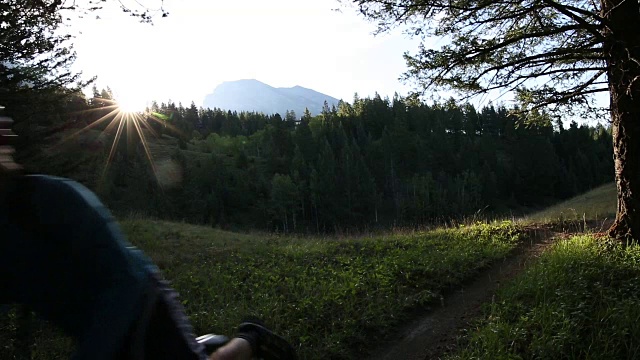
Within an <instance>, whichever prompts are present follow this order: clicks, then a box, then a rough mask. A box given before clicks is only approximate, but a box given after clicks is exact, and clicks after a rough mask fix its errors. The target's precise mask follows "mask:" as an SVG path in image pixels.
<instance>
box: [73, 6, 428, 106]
mask: <svg viewBox="0 0 640 360" xmlns="http://www.w3.org/2000/svg"><path fill="white" fill-rule="evenodd" d="M113 2H115V1H113ZM113 2H112V3H113ZM123 2H124V3H125V4H126V3H131V4H134V5H135V3H134V2H133V1H132V0H129V2H127V1H123ZM141 2H142V3H143V4H147V5H148V7H149V8H157V7H159V4H160V0H145V1H141ZM164 8H165V10H167V11H169V13H170V15H169V16H168V17H166V18H161V17H159V16H158V17H157V18H156V19H155V20H154V25H153V26H151V25H148V24H141V23H139V22H137V20H136V19H134V18H130V17H128V16H127V15H126V14H124V13H122V12H121V11H120V10H119V9H117V8H114V9H106V10H103V11H101V12H100V13H98V15H99V16H100V17H101V19H99V20H96V19H95V14H94V15H90V16H89V17H87V18H85V19H80V20H74V21H73V22H72V23H73V25H72V28H71V29H72V30H73V31H75V33H78V32H81V34H78V35H77V38H76V39H75V41H74V43H75V50H76V52H77V55H78V58H77V61H76V64H75V67H76V69H78V70H81V71H83V73H84V74H85V75H86V76H92V75H97V76H98V83H97V85H98V87H99V88H101V87H106V86H107V85H108V86H110V87H111V88H112V90H113V91H114V93H115V94H116V98H120V99H122V98H125V97H126V98H127V99H129V100H130V101H133V102H142V103H144V102H145V101H148V100H158V101H166V100H168V99H171V100H173V101H176V102H178V101H181V102H182V103H183V104H185V105H188V104H189V103H190V102H191V101H192V100H193V101H195V103H196V105H202V101H203V100H204V97H205V95H206V94H208V93H211V92H212V91H213V89H214V88H215V87H216V85H218V84H220V83H221V82H223V81H232V80H238V79H257V80H260V81H262V82H265V83H267V84H269V85H272V86H276V87H290V86H295V85H300V86H304V87H307V88H311V89H314V90H317V91H320V92H323V93H326V94H328V95H331V96H333V97H336V98H339V99H340V98H342V99H344V100H347V101H349V102H351V100H352V99H353V94H354V93H355V92H358V94H359V95H360V96H361V97H364V96H372V95H373V94H374V93H375V92H376V91H377V92H378V93H380V94H381V95H382V96H389V97H391V96H393V93H394V92H398V93H400V94H401V95H405V94H406V93H407V92H408V90H410V89H411V87H410V85H404V84H402V83H401V82H400V81H399V80H398V78H399V76H400V75H401V74H402V73H403V72H404V71H405V69H406V64H405V62H404V59H403V58H402V54H403V53H404V51H407V50H408V51H411V52H413V51H414V50H415V49H417V45H418V40H417V39H416V40H411V39H409V38H408V37H407V36H406V35H405V34H403V33H402V32H401V31H395V32H392V33H390V34H384V35H378V36H374V35H373V34H372V32H373V31H374V30H375V26H374V24H372V23H369V22H368V21H366V20H365V19H363V18H362V17H361V16H360V15H358V14H357V13H356V11H355V9H353V8H345V7H343V6H341V5H340V4H339V3H338V2H337V0H269V1H267V0H233V1H218V0H209V1H207V0H182V1H180V0H165V2H164ZM335 8H341V9H342V12H337V11H334V10H333V9H335Z"/></svg>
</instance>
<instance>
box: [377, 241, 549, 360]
mask: <svg viewBox="0 0 640 360" xmlns="http://www.w3.org/2000/svg"><path fill="white" fill-rule="evenodd" d="M527 232H528V233H529V236H528V239H527V240H525V243H523V244H521V245H520V246H519V247H518V248H517V249H516V250H514V252H513V253H512V254H511V255H510V256H508V257H506V258H505V259H503V260H498V261H496V262H494V263H493V265H492V266H491V267H489V268H487V269H485V270H484V271H482V272H481V273H480V274H479V275H477V276H476V277H474V278H473V279H472V280H470V281H468V282H466V283H464V284H461V285H458V286H457V287H453V288H451V289H449V290H448V291H445V293H444V294H443V297H444V299H443V301H442V302H441V304H437V305H434V307H433V308H432V309H431V310H430V311H428V312H423V313H422V314H418V315H417V317H416V319H415V320H412V321H411V322H409V323H407V324H406V325H404V326H403V327H402V328H401V329H400V331H398V334H399V335H398V337H396V338H392V339H389V341H388V342H387V343H383V344H381V346H380V347H379V348H378V349H377V350H374V351H373V352H372V354H373V356H371V357H370V359H371V360H405V359H406V360H418V359H419V360H423V359H438V358H441V357H442V356H443V355H444V354H445V353H447V352H448V351H451V350H452V349H453V348H454V347H455V344H456V337H457V335H458V334H459V331H460V330H461V329H463V328H465V327H466V326H467V325H468V324H469V322H470V321H471V320H473V319H474V318H476V317H477V316H478V315H480V310H481V306H482V304H484V303H487V302H491V300H492V297H493V295H494V294H495V292H496V290H497V289H498V287H499V286H500V284H501V283H502V282H504V281H506V280H509V279H511V278H513V277H514V276H515V275H516V274H518V273H519V272H520V271H521V270H522V269H523V268H524V266H525V265H526V264H527V263H529V262H530V261H531V260H533V259H535V258H536V257H537V256H538V255H540V254H541V253H542V251H543V250H544V249H546V248H547V247H548V246H550V245H551V244H552V243H553V242H554V239H555V235H557V233H554V232H552V231H551V230H550V229H545V228H530V229H528V230H527Z"/></svg>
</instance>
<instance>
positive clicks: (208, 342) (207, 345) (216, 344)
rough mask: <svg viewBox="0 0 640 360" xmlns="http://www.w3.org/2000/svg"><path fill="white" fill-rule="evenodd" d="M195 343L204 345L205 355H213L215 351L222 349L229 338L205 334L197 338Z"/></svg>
mask: <svg viewBox="0 0 640 360" xmlns="http://www.w3.org/2000/svg"><path fill="white" fill-rule="evenodd" d="M196 341H197V342H198V343H199V344H202V345H204V349H205V352H206V353H207V355H211V354H213V353H214V352H215V351H216V350H218V349H219V348H221V347H223V346H224V345H226V344H227V343H228V342H229V338H228V337H226V336H224V335H215V334H207V335H202V336H198V337H197V338H196Z"/></svg>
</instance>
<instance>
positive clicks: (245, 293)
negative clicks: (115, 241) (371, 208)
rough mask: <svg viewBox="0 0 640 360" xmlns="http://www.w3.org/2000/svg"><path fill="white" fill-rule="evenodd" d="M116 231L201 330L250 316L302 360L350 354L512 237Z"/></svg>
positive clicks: (509, 229) (487, 231)
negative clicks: (152, 266) (158, 273)
mask: <svg viewBox="0 0 640 360" xmlns="http://www.w3.org/2000/svg"><path fill="white" fill-rule="evenodd" d="M123 228H124V229H125V231H126V232H127V233H128V234H129V237H130V239H131V241H132V242H133V243H134V244H136V245H137V246H139V247H140V248H142V249H143V250H144V251H145V252H146V253H147V254H149V256H151V258H152V259H153V260H154V261H155V262H156V263H157V264H158V265H159V267H160V268H161V269H162V271H163V272H164V274H165V276H166V277H167V278H168V279H170V280H171V281H172V282H173V284H174V286H175V288H176V289H177V290H178V291H179V292H180V294H181V299H182V301H183V304H184V305H185V307H186V310H187V312H188V314H189V316H190V318H191V320H192V323H193V324H194V326H195V328H196V331H197V332H198V333H206V332H218V333H225V334H233V333H234V330H235V328H236V326H237V325H238V323H239V322H240V321H241V320H242V318H243V317H244V316H246V315H256V316H259V317H261V318H263V319H264V320H265V321H266V322H267V323H268V324H270V325H271V326H273V328H274V330H275V331H276V332H278V333H279V334H282V335H283V336H284V337H285V338H287V339H289V340H290V341H291V342H292V343H294V344H295V345H296V347H297V348H298V349H299V352H300V355H301V358H354V357H357V354H359V353H361V352H363V351H365V349H367V348H368V347H370V345H371V343H372V340H373V339H375V338H376V336H381V335H383V334H385V333H386V332H388V331H390V329H391V327H392V326H393V325H396V324H398V323H399V321H400V320H401V319H402V318H403V313H404V311H405V310H407V309H410V308H415V307H416V306H421V305H425V304H428V303H429V302H431V301H433V300H434V299H436V298H438V297H439V293H440V291H442V290H443V289H444V288H445V287H446V286H448V285H450V284H454V283H459V282H461V281H462V280H463V279H464V278H466V277H468V276H470V275H471V274H473V273H474V272H475V271H477V270H478V269H479V268H481V267H483V266H485V265H487V264H488V263H489V262H491V261H492V260H494V259H497V258H500V257H503V256H505V255H506V254H507V253H508V252H509V251H511V250H512V249H513V248H514V246H515V245H516V243H517V240H518V238H519V235H518V232H517V230H516V228H515V227H514V226H513V225H512V224H510V223H502V224H497V225H494V226H489V225H476V226H472V227H466V228H460V229H449V230H438V231H430V232H415V233H408V234H399V235H389V236H385V237H379V238H363V239H355V240H354V239H331V238H322V239H321V238H309V239H299V238H290V237H283V238H279V237H275V236H267V237H255V236H251V235H240V234H233V233H228V232H223V231H217V230H211V229H209V228H204V227H196V226H191V225H185V224H175V223H167V222H153V221H127V222H124V223H123Z"/></svg>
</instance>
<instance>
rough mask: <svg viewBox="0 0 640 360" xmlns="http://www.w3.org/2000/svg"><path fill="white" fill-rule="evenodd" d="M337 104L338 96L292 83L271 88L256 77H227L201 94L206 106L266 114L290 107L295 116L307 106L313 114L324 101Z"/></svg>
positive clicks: (283, 110) (279, 111)
mask: <svg viewBox="0 0 640 360" xmlns="http://www.w3.org/2000/svg"><path fill="white" fill-rule="evenodd" d="M325 101H326V102H327V103H328V104H329V106H332V105H336V106H337V105H338V99H336V98H333V97H331V96H329V95H325V94H322V93H319V92H317V91H315V90H311V89H307V88H303V87H301V86H294V87H292V88H274V87H273V86H270V85H267V84H265V83H263V82H260V81H258V80H237V81H227V82H223V83H222V84H220V85H218V86H217V87H216V88H215V89H214V90H213V93H211V94H209V95H207V96H206V97H205V98H204V104H203V105H204V107H205V108H220V109H224V110H231V111H234V110H235V111H256V112H263V113H265V114H269V115H270V114H275V113H279V114H280V115H282V116H283V117H284V114H285V111H287V110H293V111H295V112H296V115H297V116H298V117H300V116H302V114H303V113H304V109H305V108H308V109H309V111H310V112H311V114H312V115H317V114H320V113H321V112H322V106H323V105H324V102H325Z"/></svg>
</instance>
